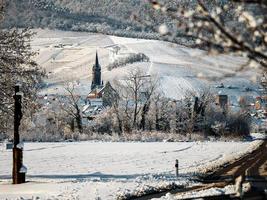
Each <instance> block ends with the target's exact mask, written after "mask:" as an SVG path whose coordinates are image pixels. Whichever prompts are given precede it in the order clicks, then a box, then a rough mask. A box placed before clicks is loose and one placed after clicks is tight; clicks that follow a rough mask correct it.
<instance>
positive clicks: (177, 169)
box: [175, 160, 179, 177]
mask: <svg viewBox="0 0 267 200" xmlns="http://www.w3.org/2000/svg"><path fill="white" fill-rule="evenodd" d="M175 170H176V177H178V176H179V161H178V160H176V161H175Z"/></svg>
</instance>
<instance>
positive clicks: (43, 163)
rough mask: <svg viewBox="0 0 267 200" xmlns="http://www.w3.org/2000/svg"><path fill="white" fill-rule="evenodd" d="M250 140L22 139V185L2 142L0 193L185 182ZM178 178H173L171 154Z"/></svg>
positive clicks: (75, 193)
mask: <svg viewBox="0 0 267 200" xmlns="http://www.w3.org/2000/svg"><path fill="white" fill-rule="evenodd" d="M257 144H258V142H257V141H254V142H180V143H179V142H178V143H163V142H161V143H160V142H158V143H135V142H132V143H111V142H110V143H109V142H74V143H26V144H25V149H24V164H25V165H26V166H27V168H28V173H27V180H28V181H29V182H28V183H26V184H23V185H12V184H11V166H12V151H10V150H5V148H4V145H3V144H1V150H0V154H1V159H0V199H19V198H20V197H22V198H23V199H27V198H28V199H29V198H30V199H32V198H35V199H36V198H37V197H38V198H40V199H103V200H109V199H116V198H117V197H118V196H119V195H124V194H131V193H137V192H138V191H140V190H144V189H148V188H149V187H161V186H164V185H168V184H171V183H172V182H176V183H177V184H183V185H184V184H188V183H189V182H190V177H191V175H192V173H194V172H195V173H198V172H200V171H201V169H205V168H206V167H210V166H212V165H213V164H216V163H218V162H219V163H220V162H224V161H228V160H229V159H231V158H233V157H235V156H239V155H240V154H243V153H244V152H247V151H249V150H251V148H253V147H255V146H256V145H257ZM176 159H178V160H179V169H180V176H181V177H180V178H179V179H176V178H175V168H174V164H175V160H176Z"/></svg>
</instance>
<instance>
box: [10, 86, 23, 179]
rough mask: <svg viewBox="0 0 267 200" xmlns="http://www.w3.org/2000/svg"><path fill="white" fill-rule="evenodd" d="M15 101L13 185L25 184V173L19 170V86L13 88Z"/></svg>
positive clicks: (20, 116) (21, 151) (21, 156)
mask: <svg viewBox="0 0 267 200" xmlns="http://www.w3.org/2000/svg"><path fill="white" fill-rule="evenodd" d="M13 98H14V100H15V106H14V107H15V109H14V141H13V144H14V145H13V171H12V179H13V184H20V183H25V172H22V171H21V169H22V167H23V164H22V163H23V162H22V159H23V155H22V153H23V149H22V145H19V144H20V137H19V126H20V120H21V118H22V112H21V99H22V95H21V93H20V86H19V85H16V86H15V95H14V96H13Z"/></svg>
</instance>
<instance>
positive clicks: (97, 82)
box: [91, 52, 102, 90]
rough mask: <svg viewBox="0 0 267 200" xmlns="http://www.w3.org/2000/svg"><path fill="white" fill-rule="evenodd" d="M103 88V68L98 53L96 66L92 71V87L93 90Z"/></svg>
mask: <svg viewBox="0 0 267 200" xmlns="http://www.w3.org/2000/svg"><path fill="white" fill-rule="evenodd" d="M100 87H102V82H101V66H100V64H99V61H98V54H97V52H96V58H95V64H94V66H93V70H92V85H91V90H93V89H96V88H100Z"/></svg>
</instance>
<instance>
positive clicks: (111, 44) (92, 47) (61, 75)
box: [32, 30, 257, 99]
mask: <svg viewBox="0 0 267 200" xmlns="http://www.w3.org/2000/svg"><path fill="white" fill-rule="evenodd" d="M36 31H37V35H36V37H35V38H34V40H33V41H32V46H33V48H34V50H38V51H39V55H38V56H37V57H36V60H37V62H38V63H39V64H40V65H41V66H42V67H43V68H45V69H46V71H47V73H48V75H49V76H48V79H47V80H46V82H47V86H48V87H47V88H46V89H44V90H43V91H42V92H41V93H42V94H62V93H64V90H63V88H64V84H65V83H67V82H70V81H79V83H80V84H79V90H78V92H79V94H84V95H87V94H88V93H89V91H90V84H91V71H92V66H93V64H94V62H95V52H96V50H97V51H98V53H99V59H100V64H101V65H102V76H103V80H104V81H105V82H106V81H111V82H112V81H113V80H115V79H121V78H123V77H124V76H125V74H127V72H128V71H129V70H131V69H134V68H141V69H142V70H143V71H144V73H146V74H149V75H155V76H157V77H158V78H159V79H160V86H161V88H160V89H161V90H162V91H163V92H164V93H165V95H166V96H167V97H171V98H175V99H180V98H182V97H184V95H185V94H186V93H187V92H188V90H190V91H195V92H198V91H200V90H203V89H204V88H211V89H214V90H215V92H220V93H226V94H229V95H230V97H231V96H243V95H249V96H257V91H256V89H257V85H256V84H254V83H252V82H251V79H255V76H256V73H255V69H252V70H245V71H242V72H236V70H237V69H238V68H239V67H240V66H241V65H242V64H245V63H246V60H244V59H243V58H240V57H233V56H229V55H220V56H209V55H206V53H205V52H203V51H201V50H197V49H190V48H186V47H183V46H180V45H176V44H172V43H169V42H162V41H156V40H143V39H132V38H122V37H116V36H107V35H101V34H92V33H80V32H63V31H50V30H36ZM116 50H118V51H117V52H116ZM129 53H144V54H145V55H146V56H148V57H149V58H150V62H142V63H134V64H131V65H127V66H125V67H121V68H117V69H113V70H112V71H108V70H107V65H108V64H110V63H111V62H112V61H113V60H114V59H116V58H118V57H123V56H125V55H127V54H129ZM229 76H234V77H231V78H225V77H229ZM214 78H215V79H216V81H214ZM218 79H219V80H218ZM220 83H224V84H225V86H226V88H225V89H216V88H215V86H216V85H218V84H220ZM227 86H233V87H234V89H227ZM246 88H249V89H250V90H249V91H247V90H246ZM233 99H234V97H233Z"/></svg>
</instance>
